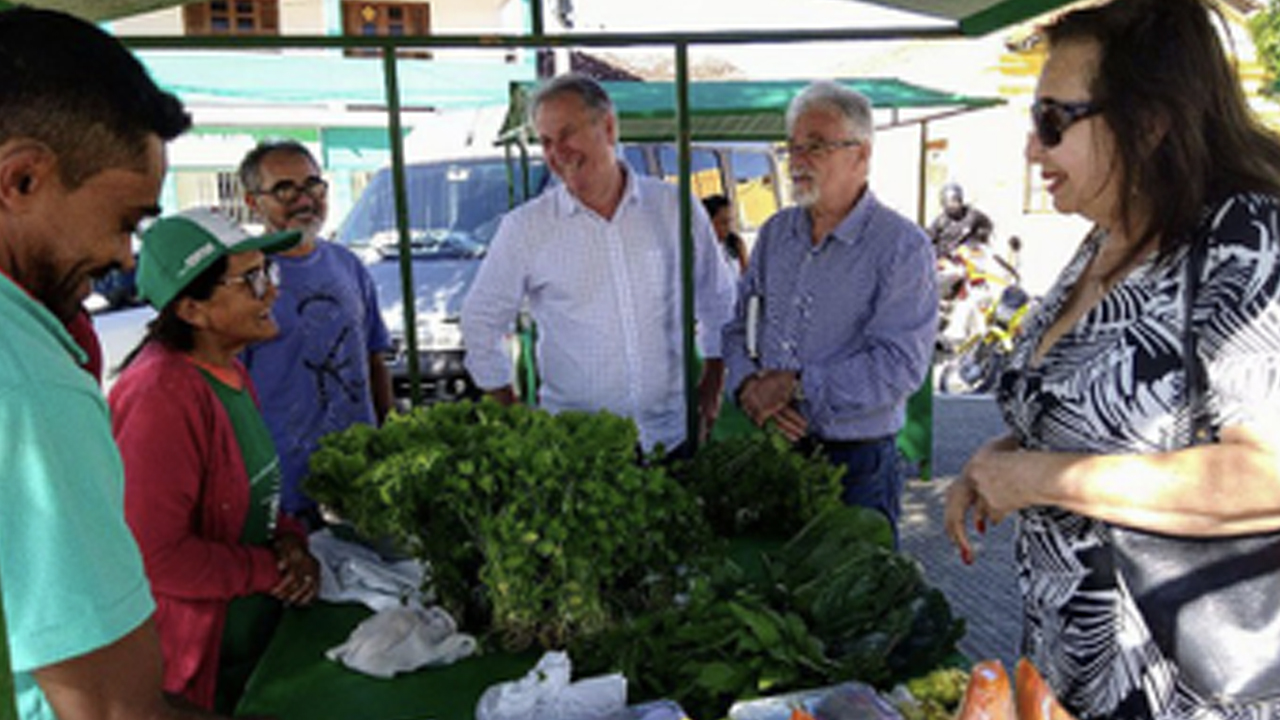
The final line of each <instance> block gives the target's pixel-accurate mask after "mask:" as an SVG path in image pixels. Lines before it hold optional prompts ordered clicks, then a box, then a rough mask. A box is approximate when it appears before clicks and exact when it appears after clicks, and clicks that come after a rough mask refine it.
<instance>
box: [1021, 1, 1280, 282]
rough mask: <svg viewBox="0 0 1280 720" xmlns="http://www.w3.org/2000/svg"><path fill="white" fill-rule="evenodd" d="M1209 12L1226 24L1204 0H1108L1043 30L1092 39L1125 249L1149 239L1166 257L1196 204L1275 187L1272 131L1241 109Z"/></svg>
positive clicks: (1240, 94)
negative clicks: (1129, 241)
mask: <svg viewBox="0 0 1280 720" xmlns="http://www.w3.org/2000/svg"><path fill="white" fill-rule="evenodd" d="M1211 13H1212V16H1211ZM1213 17H1216V18H1217V21H1218V23H1219V24H1221V25H1222V27H1224V28H1225V27H1226V24H1225V21H1224V20H1223V18H1222V15H1221V13H1219V12H1218V10H1217V9H1216V8H1213V7H1211V6H1209V4H1208V3H1206V2H1204V0H1114V1H1113V2H1110V3H1108V4H1105V5H1100V6H1096V7H1089V8H1085V9H1081V10H1075V11H1072V12H1069V13H1066V14H1064V15H1062V16H1061V17H1060V18H1059V19H1057V20H1056V21H1055V22H1054V23H1052V24H1051V25H1049V26H1048V27H1047V28H1046V29H1045V31H1044V32H1045V36H1046V37H1047V39H1048V41H1049V44H1050V47H1051V48H1052V46H1056V45H1059V44H1062V43H1070V42H1076V41H1095V42H1097V43H1098V46H1099V48H1100V53H1099V61H1098V67H1097V70H1096V72H1095V74H1094V77H1093V82H1092V86H1091V88H1090V92H1091V94H1092V100H1093V101H1094V102H1095V103H1097V104H1098V105H1099V106H1100V107H1101V109H1102V110H1101V115H1102V117H1103V118H1104V120H1105V122H1106V123H1107V126H1108V127H1110V129H1111V132H1112V133H1113V134H1114V135H1115V139H1116V142H1115V146H1116V152H1117V153H1118V154H1119V162H1118V163H1117V166H1116V169H1115V172H1118V173H1120V175H1119V180H1120V183H1119V185H1120V200H1119V203H1120V204H1119V215H1120V221H1121V222H1122V223H1123V224H1124V227H1125V229H1126V231H1128V232H1129V233H1131V237H1133V238H1134V239H1135V240H1136V241H1137V242H1135V243H1134V255H1135V256H1136V254H1137V253H1139V252H1141V250H1142V248H1144V247H1146V246H1147V245H1148V244H1149V243H1150V242H1151V241H1152V240H1153V239H1155V238H1159V241H1160V245H1159V255H1160V257H1161V258H1162V259H1168V258H1170V257H1171V256H1172V255H1173V254H1174V252H1175V251H1176V250H1177V249H1178V248H1180V247H1182V246H1184V245H1187V244H1190V243H1191V241H1192V239H1193V237H1194V232H1195V229H1196V226H1197V225H1198V224H1199V222H1200V219H1201V216H1202V213H1203V212H1204V210H1205V208H1206V206H1209V205H1211V204H1213V203H1216V202H1220V201H1222V200H1224V199H1225V198H1227V197H1228V196H1230V195H1232V194H1234V193H1239V192H1263V193H1268V194H1272V195H1278V196H1280V138H1277V137H1276V136H1275V135H1273V134H1272V133H1271V132H1270V131H1269V130H1267V129H1266V128H1265V127H1264V126H1263V125H1262V124H1261V123H1260V122H1259V121H1258V119H1257V118H1256V117H1255V116H1254V115H1253V113H1252V112H1251V111H1250V109H1249V106H1248V104H1247V102H1246V100H1245V96H1244V91H1243V90H1242V89H1241V86H1240V79H1239V78H1238V77H1237V75H1236V69H1235V65H1234V63H1233V62H1232V61H1231V60H1230V59H1229V58H1228V57H1227V54H1226V52H1225V50H1224V48H1223V46H1222V43H1221V41H1220V40H1219V37H1218V33H1217V32H1216V31H1215V29H1214V26H1213V22H1212V19H1213ZM1157 130H1163V133H1162V135H1161V136H1160V137H1159V140H1158V142H1157V143H1156V145H1155V146H1154V147H1153V146H1152V145H1151V140H1152V137H1153V136H1154V134H1155V132H1156V131H1157ZM1138 204H1140V205H1141V207H1138V206H1136V205H1138ZM1140 210H1141V211H1143V212H1145V214H1146V217H1145V219H1144V220H1143V221H1142V222H1143V223H1144V224H1142V225H1137V224H1136V223H1137V222H1138V218H1137V217H1136V215H1137V213H1138V212H1139V211H1140Z"/></svg>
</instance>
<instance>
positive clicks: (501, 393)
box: [485, 385, 520, 405]
mask: <svg viewBox="0 0 1280 720" xmlns="http://www.w3.org/2000/svg"><path fill="white" fill-rule="evenodd" d="M485 394H486V395H488V396H489V397H491V398H493V399H494V400H496V401H498V404H499V405H515V404H516V403H518V402H520V396H518V395H516V389H515V388H514V387H512V386H511V385H503V386H502V387H500V388H496V389H494V390H488V391H486V392H485Z"/></svg>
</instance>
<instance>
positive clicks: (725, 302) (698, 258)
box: [462, 75, 735, 452]
mask: <svg viewBox="0 0 1280 720" xmlns="http://www.w3.org/2000/svg"><path fill="white" fill-rule="evenodd" d="M532 117H533V122H534V126H535V128H536V129H537V133H538V139H539V142H541V144H542V150H543V154H544V156H545V157H546V160H547V165H548V166H549V167H550V168H551V170H552V171H553V172H554V173H555V174H556V175H557V176H558V177H559V178H560V180H561V181H562V183H561V184H560V185H558V186H557V187H555V188H553V189H552V190H550V191H548V192H546V193H543V194H542V195H541V196H539V197H537V198H535V199H533V200H531V201H529V202H528V203H526V204H525V205H523V206H521V207H519V208H516V209H515V210H513V211H511V212H510V213H508V214H507V216H506V217H504V218H503V220H502V224H501V225H500V226H499V228H498V233H497V235H496V236H495V237H494V239H493V242H492V243H491V244H490V247H489V252H488V254H487V255H486V256H485V260H484V263H483V264H482V265H481V266H480V271H479V272H478V273H477V275H476V279H475V282H474V283H473V284H472V286H471V290H470V292H469V293H468V295H467V298H466V301H465V302H464V303H463V306H462V333H463V338H464V340H465V342H466V346H467V356H466V366H467V370H468V371H469V372H470V373H471V376H472V378H473V379H474V380H475V382H476V384H477V385H478V386H479V387H480V388H482V389H484V390H486V391H488V392H490V394H492V395H494V396H495V397H497V398H498V399H499V400H500V401H502V402H514V401H515V390H514V388H513V381H512V367H511V357H510V355H509V353H508V351H507V350H506V344H505V341H506V338H507V336H508V335H509V334H510V333H511V332H512V331H513V329H514V325H515V319H516V316H517V314H518V313H519V311H520V309H521V307H522V306H523V304H524V303H526V302H527V303H528V307H529V311H530V313H531V314H532V316H533V319H534V321H535V322H537V324H538V347H537V361H538V369H539V372H540V376H541V380H542V385H541V387H540V388H539V397H538V400H539V405H541V406H542V407H544V408H546V409H548V410H550V411H552V412H559V411H562V410H588V411H595V410H609V411H611V412H613V413H615V414H617V415H621V416H623V417H629V418H631V419H633V420H634V421H635V423H636V425H637V426H638V428H639V431H640V443H641V445H642V446H643V447H644V449H645V450H646V451H648V450H652V449H654V448H655V447H656V446H658V445H661V446H662V447H663V448H664V449H665V450H666V451H668V452H671V451H674V450H676V449H677V448H679V447H680V446H681V445H683V444H684V443H685V442H686V440H687V438H686V437H685V432H686V421H685V417H686V411H685V397H684V383H683V378H684V374H683V373H684V367H685V363H684V351H683V340H682V337H683V334H682V333H683V330H682V328H683V325H682V321H681V313H680V307H681V283H680V222H679V220H680V195H679V190H678V189H677V188H676V187H675V186H672V185H670V184H668V183H664V182H662V181H661V180H657V179H655V178H649V177H642V176H641V175H640V174H639V173H637V172H636V171H635V170H634V169H632V168H630V167H628V166H627V164H626V163H625V162H623V161H622V160H620V159H619V158H618V157H617V155H616V153H615V147H616V144H617V140H618V130H617V127H618V126H617V118H616V116H615V115H614V110H613V105H612V103H611V102H610V100H609V97H608V95H607V94H606V93H605V91H604V89H603V88H601V87H600V85H599V84H598V83H596V82H595V81H594V80H592V79H590V78H587V77H583V76H580V75H564V76H561V77H559V78H556V79H555V80H553V81H551V82H550V83H549V84H548V85H547V86H546V87H544V88H543V89H542V90H541V91H540V92H539V93H538V95H537V97H536V98H535V100H534V103H533V112H532ZM692 205H693V208H694V215H693V232H694V267H693V275H694V308H695V313H696V315H697V321H698V331H699V343H700V347H701V350H702V353H703V355H704V357H705V358H706V363H705V365H704V370H703V375H702V378H701V381H700V383H699V387H698V395H699V397H698V403H699V412H700V417H701V420H702V425H703V427H704V428H709V427H710V426H711V424H712V423H713V422H714V421H715V418H716V414H717V413H718V412H719V409H720V395H721V392H722V391H723V388H724V367H723V364H722V362H721V360H720V329H721V328H722V327H723V326H724V323H725V322H726V321H727V320H728V319H729V316H730V314H731V313H732V311H733V298H734V292H735V290H734V279H733V273H732V272H731V271H730V269H729V267H728V266H727V265H726V264H725V263H724V262H722V261H721V259H720V255H719V251H718V250H717V248H716V241H715V237H714V235H713V232H712V230H711V224H710V222H709V221H708V220H707V217H706V214H705V212H704V211H703V210H702V208H701V205H700V204H698V203H693V204H692Z"/></svg>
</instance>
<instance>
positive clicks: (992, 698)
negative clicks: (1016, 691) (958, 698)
mask: <svg viewBox="0 0 1280 720" xmlns="http://www.w3.org/2000/svg"><path fill="white" fill-rule="evenodd" d="M1015 718H1016V716H1015V715H1014V712H1013V693H1012V691H1011V690H1010V687H1009V675H1008V673H1006V672H1005V671H1004V665H1003V664H1001V663H1000V661H999V660H983V661H982V662H980V663H978V664H977V665H974V666H973V670H971V671H970V672H969V686H968V687H967V688H965V691H964V701H963V702H962V703H961V704H960V714H958V715H956V720H1015Z"/></svg>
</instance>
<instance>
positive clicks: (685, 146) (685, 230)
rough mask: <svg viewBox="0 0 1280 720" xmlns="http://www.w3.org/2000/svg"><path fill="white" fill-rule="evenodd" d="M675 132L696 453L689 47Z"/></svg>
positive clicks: (682, 57) (679, 60) (679, 48)
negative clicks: (678, 166) (677, 148)
mask: <svg viewBox="0 0 1280 720" xmlns="http://www.w3.org/2000/svg"><path fill="white" fill-rule="evenodd" d="M675 50H676V119H677V122H676V131H677V133H679V138H677V144H678V146H679V155H680V287H681V288H682V292H681V293H680V297H681V311H682V313H681V317H682V318H683V326H684V327H683V329H684V392H685V398H686V403H685V404H686V408H685V409H686V411H687V412H686V425H685V430H686V432H685V437H686V440H685V442H687V443H689V448H690V449H691V450H697V449H698V440H699V438H698V374H699V363H698V354H697V352H698V351H697V344H696V343H695V342H694V334H693V326H694V302H693V300H694V288H693V207H692V204H691V201H690V198H691V197H692V195H693V183H692V180H691V174H692V171H693V167H692V165H693V163H692V161H691V160H690V151H689V143H690V141H691V139H692V135H693V129H692V125H691V123H690V121H689V46H688V45H686V44H685V43H676V47H675Z"/></svg>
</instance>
